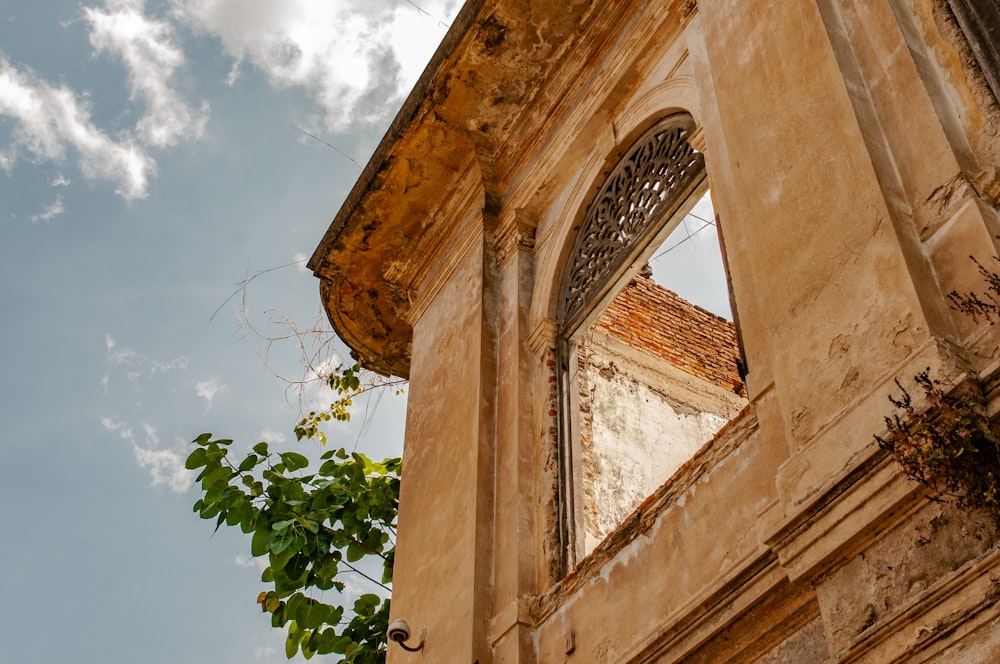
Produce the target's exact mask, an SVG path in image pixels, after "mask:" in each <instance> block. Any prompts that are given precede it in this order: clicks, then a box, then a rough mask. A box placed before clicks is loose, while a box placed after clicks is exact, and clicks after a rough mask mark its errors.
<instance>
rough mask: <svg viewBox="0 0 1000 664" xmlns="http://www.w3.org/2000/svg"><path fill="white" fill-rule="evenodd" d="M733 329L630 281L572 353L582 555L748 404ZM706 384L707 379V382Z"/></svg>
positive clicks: (647, 283) (641, 280)
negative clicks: (739, 388) (576, 398)
mask: <svg viewBox="0 0 1000 664" xmlns="http://www.w3.org/2000/svg"><path fill="white" fill-rule="evenodd" d="M737 356H738V349H737V345H736V334H735V329H734V327H733V325H732V323H729V322H728V321H725V320H723V319H721V318H719V317H718V316H715V315H713V314H709V313H708V312H706V311H704V310H703V309H701V308H699V307H697V306H695V305H693V304H691V303H689V302H686V301H685V300H683V299H682V298H680V297H678V296H677V295H676V294H674V293H672V292H671V291H669V290H667V289H665V288H663V287H661V286H659V285H657V284H656V283H654V282H653V281H651V280H650V279H648V278H646V277H644V276H637V277H635V278H634V279H633V280H632V281H631V282H630V283H629V284H628V285H627V286H626V287H625V289H624V290H623V291H622V292H621V293H619V294H618V296H616V297H615V299H614V300H613V301H612V302H611V304H610V305H609V306H608V309H607V310H606V311H605V312H604V313H603V314H602V315H601V316H600V317H599V318H598V319H597V321H595V323H594V325H593V326H592V327H591V329H590V331H589V332H588V333H587V334H586V336H585V337H584V339H583V340H582V341H581V343H580V346H579V348H578V350H577V363H578V371H579V373H578V377H577V384H578V388H579V392H580V394H579V409H580V412H579V417H578V429H579V432H580V435H579V437H580V450H581V464H582V469H581V473H582V482H581V484H582V486H581V487H580V492H581V493H582V496H583V500H582V511H583V523H584V538H585V541H584V550H585V551H586V552H590V551H592V550H593V549H594V547H595V546H597V544H598V543H600V542H601V540H603V539H604V538H605V537H606V536H607V535H608V534H609V533H611V532H612V531H613V530H614V529H615V528H617V527H618V526H619V525H621V524H622V523H623V522H624V521H625V518H626V517H627V516H628V515H629V514H630V513H631V512H632V511H633V510H635V508H636V507H638V506H639V504H640V503H642V501H643V500H645V499H646V498H647V497H648V496H649V495H651V494H652V493H653V491H654V490H655V489H656V488H657V487H658V486H660V485H661V484H663V483H664V482H665V481H667V480H668V479H669V478H670V477H671V475H673V473H674V471H676V470H677V469H678V468H680V467H681V465H682V464H683V463H684V462H685V461H687V460H688V459H690V458H691V457H692V456H693V455H694V453H695V452H697V451H698V449H699V448H701V446H702V445H704V444H705V443H706V441H708V440H710V439H711V438H712V436H713V435H715V433H716V432H717V431H718V430H719V429H720V428H722V426H723V425H724V424H725V423H726V422H728V421H729V419H730V418H731V417H733V416H734V415H735V414H736V413H738V412H739V411H740V409H742V408H743V406H745V405H746V403H747V401H746V399H745V398H743V397H741V396H739V395H738V394H736V392H735V391H734V390H732V389H730V390H726V389H725V388H726V387H729V386H733V385H740V380H739V376H738V375H737V371H736V357H737ZM709 377H710V378H711V380H709Z"/></svg>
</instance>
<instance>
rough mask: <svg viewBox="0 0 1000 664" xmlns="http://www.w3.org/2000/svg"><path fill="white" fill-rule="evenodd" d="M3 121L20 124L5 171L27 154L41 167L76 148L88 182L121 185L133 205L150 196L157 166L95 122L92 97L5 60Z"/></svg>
mask: <svg viewBox="0 0 1000 664" xmlns="http://www.w3.org/2000/svg"><path fill="white" fill-rule="evenodd" d="M0 116H7V117H9V118H12V119H13V121H14V130H13V132H12V135H11V143H10V144H9V145H8V146H7V147H6V149H4V150H3V151H2V152H0V168H3V169H4V170H7V171H10V170H11V169H12V168H13V166H14V164H15V162H16V161H18V159H19V158H20V155H21V153H22V152H27V153H29V154H30V156H31V158H32V159H33V160H35V161H55V162H61V161H64V160H65V159H66V151H67V148H70V149H72V150H74V151H75V152H76V153H77V154H78V157H79V167H80V171H81V172H82V173H83V175H84V177H86V178H88V179H93V180H108V181H112V182H115V183H117V192H118V193H119V194H120V195H121V196H123V197H124V198H126V199H128V200H132V199H137V198H143V197H145V196H146V188H147V185H148V182H149V177H150V175H151V174H152V172H153V170H154V166H155V165H154V163H153V161H152V159H150V158H149V157H148V156H147V155H146V154H145V153H144V152H143V151H142V150H141V149H140V148H139V147H138V146H137V145H136V143H135V142H134V141H133V140H131V139H129V138H123V139H119V140H117V141H116V140H113V139H112V138H110V137H109V136H108V135H107V134H105V133H104V132H102V131H101V130H100V129H98V128H97V127H96V126H95V125H94V123H93V122H92V120H91V117H90V108H89V105H88V103H87V99H86V97H84V98H82V99H80V98H78V97H77V96H76V94H75V93H74V92H73V91H72V90H70V89H69V88H67V87H65V86H53V85H50V84H49V83H46V82H45V81H42V80H39V79H38V78H37V77H36V76H35V75H34V74H33V73H32V72H31V71H28V70H24V71H22V70H19V69H17V68H16V67H14V66H13V65H11V64H10V62H9V61H8V60H7V59H6V58H4V57H3V56H2V55H0Z"/></svg>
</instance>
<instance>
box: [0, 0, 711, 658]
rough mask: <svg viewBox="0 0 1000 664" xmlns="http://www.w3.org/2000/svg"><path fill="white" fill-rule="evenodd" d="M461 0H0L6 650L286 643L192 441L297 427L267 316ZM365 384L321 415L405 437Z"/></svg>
mask: <svg viewBox="0 0 1000 664" xmlns="http://www.w3.org/2000/svg"><path fill="white" fill-rule="evenodd" d="M457 5H458V2H457V0H414V1H413V2H411V1H410V0H283V1H282V2H274V1H273V0H147V1H145V2H144V1H143V0H83V1H82V2H81V1H80V0H44V1H40V0H4V2H2V3H0V277H2V278H0V311H2V312H3V313H2V315H3V322H4V324H3V327H2V331H0V366H2V367H3V372H4V376H5V379H4V380H3V381H2V383H0V389H2V394H0V421H2V423H3V424H2V427H3V435H2V438H0V441H2V445H3V451H4V462H3V464H2V465H0V529H2V530H0V532H2V533H3V534H2V542H3V545H2V546H0V569H2V570H3V572H2V573H0V596H2V597H3V602H2V603H0V662H17V663H18V664H29V663H45V664H48V663H57V662H58V663H63V662H101V663H102V664H103V663H110V664H114V663H128V664H133V663H135V662H143V663H148V664H155V663H159V662H163V663H167V662H169V663H171V664H174V663H176V662H192V663H198V662H212V663H217V664H226V663H230V662H232V663H240V664H244V663H246V662H255V661H260V662H282V661H285V659H284V654H283V652H282V650H283V649H282V643H283V638H282V635H281V633H279V632H275V631H271V630H270V629H269V626H268V621H267V620H266V618H265V617H263V616H262V615H261V614H260V612H259V610H258V608H257V606H256V605H255V603H254V600H255V598H256V595H257V593H258V592H259V590H260V588H261V586H260V585H259V581H258V579H259V570H258V568H257V567H256V565H255V564H254V562H253V561H251V560H249V559H248V553H249V542H248V541H246V540H244V539H242V538H241V537H240V536H239V534H238V533H229V532H225V530H222V531H220V532H219V533H218V534H216V535H215V536H214V537H213V536H212V534H211V531H212V527H211V524H208V523H203V522H200V521H199V520H198V519H197V518H196V517H195V515H194V514H192V513H191V505H192V504H193V502H194V501H195V500H196V498H197V495H196V491H195V488H193V487H192V486H191V483H192V480H193V477H192V475H191V474H190V473H188V472H186V471H184V469H183V467H182V463H183V458H184V456H185V455H186V454H187V451H188V442H187V441H189V440H191V439H192V438H194V437H195V436H197V435H198V434H199V433H201V432H203V431H212V432H214V433H216V434H218V435H225V436H227V437H232V438H236V439H237V440H238V441H239V443H240V445H241V446H242V447H243V448H246V447H249V446H250V445H252V444H253V443H254V442H256V441H258V440H261V439H267V440H270V441H272V442H276V443H282V442H283V443H284V444H285V445H286V446H289V447H294V446H296V445H298V444H297V443H295V442H294V441H292V440H287V439H288V438H290V436H289V433H290V431H291V428H292V426H293V423H294V421H295V420H296V415H297V414H298V412H299V410H298V409H299V400H298V395H297V394H296V392H295V391H294V390H293V391H291V392H288V391H286V384H285V383H283V382H282V381H281V380H279V379H277V378H275V377H274V376H273V375H272V374H273V373H277V374H280V375H282V376H285V377H288V378H293V379H294V378H297V377H298V376H299V375H300V374H299V368H298V364H297V361H298V359H299V352H298V350H297V349H296V344H295V343H290V344H289V343H284V344H282V343H278V344H276V345H268V344H267V342H266V340H265V338H266V337H268V336H281V335H285V334H287V333H288V328H287V327H286V326H285V325H284V324H283V323H282V321H294V322H295V324H296V325H298V326H299V328H301V329H308V328H309V327H310V326H311V325H313V323H314V321H315V320H316V319H317V316H318V314H319V298H318V282H316V280H315V279H314V278H313V277H312V275H311V274H308V273H306V271H305V269H304V265H303V262H304V260H305V258H306V257H307V256H309V255H310V254H311V253H312V250H313V249H314V247H315V246H316V244H317V243H318V242H319V240H320V238H321V237H322V234H323V232H324V231H325V230H326V227H327V225H328V224H329V222H330V219H331V218H332V217H333V215H334V214H335V213H336V211H337V209H338V208H339V206H340V203H341V201H342V200H343V199H344V197H345V196H346V194H347V192H348V191H349V189H350V187H351V185H352V184H353V181H354V179H355V178H356V177H357V176H358V174H359V172H360V168H359V166H358V165H357V163H361V164H363V163H364V162H365V161H366V160H367V159H368V157H369V155H370V154H371V152H372V151H373V150H374V148H375V146H376V144H377V142H378V140H379V139H380V137H381V135H382V133H383V132H384V130H385V128H386V127H387V126H388V123H389V121H390V120H391V118H392V116H393V114H394V113H395V111H396V109H397V108H398V106H399V105H400V103H401V102H402V99H403V97H404V96H405V94H406V93H407V91H408V90H409V88H410V87H411V86H412V84H413V82H415V80H416V78H417V76H418V75H419V73H420V71H421V70H422V68H423V66H424V64H425V63H426V62H427V61H428V59H429V58H430V55H431V53H432V52H433V49H434V48H435V47H436V45H437V43H438V42H439V41H440V39H441V38H442V37H443V35H444V32H445V31H446V29H447V25H448V23H449V21H451V20H452V18H453V17H454V15H455V13H456V12H457V8H458V7H457ZM305 132H308V133H310V134H313V135H315V136H317V137H320V138H322V139H323V141H326V142H327V143H330V144H331V145H332V146H334V147H335V148H336V150H334V149H331V147H328V146H327V145H324V144H323V143H321V142H320V141H318V140H315V139H313V138H310V137H309V136H307V135H306V133H305ZM355 162H357V163H355ZM690 224H691V227H690V228H689V229H688V230H689V231H691V232H693V231H695V230H696V229H697V228H700V227H701V225H702V223H701V222H699V221H698V220H695V219H692V220H690ZM708 231H709V232H701V233H698V234H697V235H696V236H695V238H694V239H692V240H689V241H687V242H685V243H684V244H683V245H681V246H679V247H677V248H676V249H674V250H672V251H671V252H670V253H669V256H670V257H671V263H672V264H675V265H677V266H681V269H682V270H683V269H687V268H685V267H683V266H684V265H685V264H686V263H685V262H684V261H693V264H697V263H698V262H699V261H700V260H701V259H700V258H699V254H698V253H697V252H696V251H694V249H695V247H696V245H698V244H699V243H707V245H708V246H712V243H713V242H714V239H713V238H712V237H711V235H710V231H711V229H710V228H709V229H708ZM685 257H687V258H685ZM258 273H262V274H260V276H258V277H256V278H254V279H253V280H252V282H251V285H250V287H249V289H247V291H246V293H245V297H244V295H243V294H240V293H238V291H239V284H240V282H241V281H243V280H244V279H246V278H248V277H251V276H253V275H255V274H258ZM688 280H689V281H690V279H688ZM694 281H698V280H694ZM234 292H237V296H236V297H234V298H231V296H232V295H233V293H234ZM240 312H245V317H246V319H247V320H248V321H249V326H250V327H251V328H252V329H248V324H247V322H246V321H244V322H243V323H241V322H240V315H239V314H240ZM321 396H322V395H320V394H319V393H318V392H317V391H315V390H313V391H309V392H307V393H306V394H305V397H304V398H305V399H306V401H307V403H308V402H309V400H312V399H319V398H321ZM379 408H380V409H381V410H380V411H379V412H380V416H379V417H378V418H375V419H374V420H372V421H371V422H370V426H369V427H368V429H367V433H366V434H365V435H364V436H363V437H362V436H361V434H360V433H359V430H358V427H357V426H356V425H355V426H353V427H352V428H347V429H344V430H341V431H338V432H336V435H337V436H339V442H340V443H341V444H344V445H346V446H349V447H350V446H354V445H355V444H360V446H361V447H362V449H364V450H365V451H367V452H368V453H369V454H371V455H372V456H385V455H389V454H397V453H399V451H400V441H401V435H402V434H401V428H402V415H403V410H404V408H405V405H404V403H403V402H402V400H401V399H398V398H392V397H386V398H385V399H384V400H383V401H382V403H381V404H380V405H379ZM358 441H360V443H359V442H358ZM296 449H299V450H302V446H301V445H299V446H298V447H296ZM365 590H367V589H365Z"/></svg>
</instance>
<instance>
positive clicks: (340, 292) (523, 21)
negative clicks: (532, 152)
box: [309, 0, 641, 377]
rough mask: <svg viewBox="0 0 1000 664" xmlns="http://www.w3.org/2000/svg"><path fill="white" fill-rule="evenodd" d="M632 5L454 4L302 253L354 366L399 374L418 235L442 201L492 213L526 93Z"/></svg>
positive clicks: (420, 270) (434, 234)
mask: <svg viewBox="0 0 1000 664" xmlns="http://www.w3.org/2000/svg"><path fill="white" fill-rule="evenodd" d="M639 4H641V3H639V2H638V1H637V2H634V3H633V2H621V0H617V1H614V0H590V1H584V0H568V1H567V2H558V3H557V2H531V1H529V0H469V1H468V2H466V4H465V6H464V7H463V9H462V11H461V12H460V13H459V15H458V17H457V18H456V19H455V22H454V23H453V25H452V27H451V29H450V30H449V32H448V34H447V35H446V36H445V39H444V41H443V42H442V43H441V45H440V47H439V48H438V50H437V52H436V53H435V54H434V56H433V58H432V60H431V62H430V64H429V65H428V66H427V68H426V69H425V70H424V73H423V75H422V76H421V77H420V79H419V81H418V82H417V84H416V86H415V88H414V89H413V91H412V92H411V94H410V95H409V97H408V98H407V100H406V102H405V103H404V104H403V107H402V109H401V110H400V111H399V113H398V115H397V116H396V118H395V120H394V121H393V123H392V125H391V126H390V127H389V130H388V132H387V133H386V135H385V137H384V138H383V139H382V141H381V143H380V144H379V146H378V148H377V149H376V151H375V153H374V155H373V156H372V158H371V160H370V161H369V162H368V164H367V166H366V167H365V168H364V170H363V172H362V174H361V177H360V178H359V179H358V181H357V183H356V184H355V186H354V188H353V189H352V190H351V192H350V194H349V195H348V197H347V199H346V200H345V202H344V204H343V206H342V207H341V209H340V211H339V212H338V213H337V215H336V217H335V218H334V220H333V222H332V224H331V225H330V228H329V230H328V231H327V232H326V235H325V236H324V237H323V240H322V242H320V244H319V246H318V247H317V249H316V251H315V253H314V254H313V256H312V258H311V259H310V261H309V267H310V269H312V271H313V273H314V274H315V275H316V276H317V277H318V278H319V279H320V280H321V281H322V283H321V286H320V294H321V297H322V301H323V305H324V307H325V308H326V311H327V314H328V316H329V318H330V321H331V323H332V324H333V328H334V330H335V331H336V332H337V334H338V335H339V336H340V337H341V338H342V339H343V340H344V341H345V342H346V343H347V344H348V346H350V347H351V349H352V350H353V351H354V354H355V355H356V356H357V358H358V359H359V360H360V361H361V363H362V365H363V366H365V367H367V368H369V369H372V370H374V371H377V372H379V373H382V374H392V375H397V376H403V377H406V376H408V374H409V365H410V341H411V336H412V328H411V322H410V320H409V316H408V312H409V311H410V307H411V304H412V301H413V296H414V293H415V292H416V291H417V289H418V287H419V285H420V283H421V282H422V281H423V279H424V277H425V275H426V272H427V270H428V269H429V268H430V266H431V265H432V264H433V260H432V257H429V256H428V252H434V251H438V250H439V249H438V248H437V247H436V246H435V244H434V243H432V242H430V241H428V238H432V239H433V238H437V239H439V240H440V239H443V238H446V237H447V234H448V233H449V232H450V231H449V229H448V228H444V227H445V226H448V225H451V226H454V225H455V223H456V221H455V219H456V216H455V214H454V210H451V211H449V210H448V209H446V208H447V206H449V205H455V203H454V202H453V201H452V200H451V199H453V198H460V199H462V200H463V201H464V203H462V204H463V205H466V206H469V205H477V206H478V208H477V209H478V210H479V211H485V212H487V213H490V212H493V213H495V212H498V211H499V209H500V205H501V200H502V191H503V185H502V184H501V183H499V182H498V181H497V178H496V177H495V176H494V172H495V171H496V170H497V168H498V166H497V164H501V165H502V164H503V163H505V162H504V160H505V159H508V160H509V159H511V157H509V155H508V156H505V154H504V151H505V150H507V151H510V150H512V149H513V150H516V147H515V148H511V145H514V146H516V145H517V143H518V142H519V141H525V140H530V139H528V138H527V137H519V138H517V140H511V138H512V136H513V135H514V134H516V133H517V132H518V131H522V132H523V127H525V126H532V127H541V126H543V125H544V124H545V122H546V116H545V113H546V109H547V108H549V106H548V104H547V103H541V104H539V103H533V102H535V100H536V98H537V97H538V96H539V93H540V91H543V90H545V88H546V82H547V81H549V80H550V79H551V77H552V76H553V73H554V72H556V71H558V69H559V67H560V66H561V64H562V61H563V60H564V58H565V56H566V54H567V53H571V52H573V51H574V49H576V53H575V55H574V60H580V61H581V62H583V61H586V60H587V58H592V56H589V55H587V54H588V53H591V54H592V53H595V52H597V49H599V48H600V45H598V44H592V43H589V42H588V41H587V40H588V39H591V40H592V39H593V38H592V36H590V37H588V32H589V31H588V30H586V29H584V28H585V27H586V26H588V25H590V26H591V27H593V25H592V24H593V23H595V21H596V22H598V23H600V22H602V21H604V22H608V21H614V20H617V18H615V17H618V16H621V15H623V14H627V12H624V11H622V10H624V9H625V8H626V7H631V6H632V5H639ZM595 17H596V18H595ZM598 32H601V33H602V34H613V31H609V30H605V31H603V32H602V31H600V30H598ZM581 44H582V45H581ZM550 87H553V88H555V87H559V86H557V85H552V86H550ZM557 95H558V91H555V92H553V91H552V90H549V91H548V92H547V93H546V95H544V96H545V97H546V98H549V97H553V98H554V97H555V96H557ZM470 197H471V198H470ZM459 213H461V211H459ZM437 244H441V243H440V242H438V243H437Z"/></svg>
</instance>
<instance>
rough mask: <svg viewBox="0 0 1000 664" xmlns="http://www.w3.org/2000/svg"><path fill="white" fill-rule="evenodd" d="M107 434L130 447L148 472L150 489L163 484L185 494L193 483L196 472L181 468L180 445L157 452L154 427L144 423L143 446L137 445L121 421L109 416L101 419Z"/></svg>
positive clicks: (127, 427) (182, 457) (129, 430)
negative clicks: (116, 437) (150, 482)
mask: <svg viewBox="0 0 1000 664" xmlns="http://www.w3.org/2000/svg"><path fill="white" fill-rule="evenodd" d="M101 424H102V425H103V426H104V428H105V429H106V430H107V431H110V432H111V433H114V434H117V435H118V437H119V438H121V439H122V440H124V441H126V442H127V443H128V444H129V445H130V446H131V447H132V454H133V456H134V457H135V461H136V463H137V464H138V465H139V467H140V468H143V469H146V470H148V471H149V475H150V477H151V479H152V481H153V486H159V485H161V484H162V485H166V486H168V487H170V490H171V491H174V492H176V493H184V492H185V491H187V490H188V488H190V486H191V484H192V483H193V482H194V478H195V475H196V473H195V472H194V471H192V470H188V469H187V468H185V467H184V456H183V455H182V454H181V451H180V446H179V445H175V447H174V449H157V448H158V447H159V444H160V439H159V437H158V436H157V433H156V428H155V427H153V426H152V425H150V424H148V423H146V422H143V423H142V431H143V434H144V436H145V439H144V441H143V445H140V444H139V441H138V440H137V439H136V435H135V432H134V431H133V430H132V427H130V426H128V425H127V424H125V423H124V422H116V421H114V420H112V419H111V418H109V417H105V418H103V419H102V420H101Z"/></svg>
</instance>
